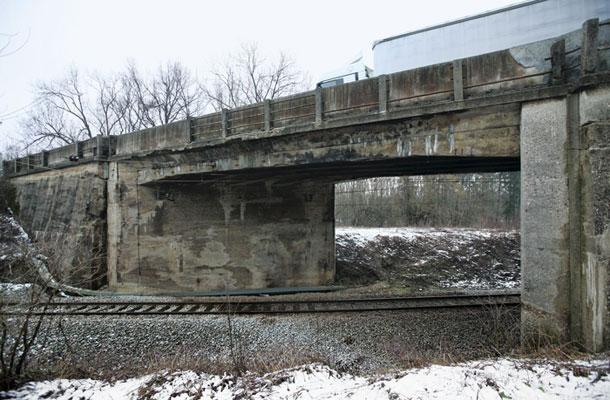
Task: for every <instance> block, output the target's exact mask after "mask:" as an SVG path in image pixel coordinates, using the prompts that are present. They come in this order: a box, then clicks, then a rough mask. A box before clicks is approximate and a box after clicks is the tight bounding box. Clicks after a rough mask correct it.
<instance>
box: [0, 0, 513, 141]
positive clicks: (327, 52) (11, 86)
mask: <svg viewBox="0 0 610 400" xmlns="http://www.w3.org/2000/svg"><path fill="white" fill-rule="evenodd" d="M515 2H516V1H515V0H462V1H440V0H424V1H422V0H417V1H407V0H396V1H389V0H375V1H372V0H368V1H360V0H350V1H332V0H325V1H322V0H308V1H287V0H284V1H265V0H259V1H252V0H250V1H237V0H217V1H196V0H164V1H162V0H95V1H94V0H47V1H43V0H0V34H3V35H6V34H10V35H15V36H13V37H12V39H11V40H12V42H11V46H10V49H16V48H17V47H19V46H20V45H21V44H24V46H23V48H21V49H20V50H18V51H16V52H15V53H14V54H12V55H8V56H6V57H1V58H0V121H3V123H2V125H0V149H2V148H3V147H4V146H5V145H6V144H7V141H8V138H10V137H11V136H15V135H16V134H17V129H18V125H17V121H18V120H19V118H20V117H22V116H23V114H24V113H25V112H27V109H28V105H29V104H30V103H31V102H32V98H33V93H32V84H33V83H35V82H36V81H48V80H52V79H56V78H59V77H60V76H62V75H63V74H64V73H65V71H66V70H67V68H68V67H70V66H71V65H74V66H76V67H77V68H78V69H79V70H80V71H83V72H93V71H97V72H100V73H108V72H112V71H118V70H120V69H122V68H123V67H124V65H125V63H126V60H127V59H133V60H134V61H135V62H136V64H137V65H138V66H139V67H141V68H142V69H143V70H154V69H155V68H157V67H158V65H159V64H160V63H163V62H166V61H180V62H182V63H183V64H185V65H186V66H187V67H189V68H190V69H191V70H192V71H194V72H196V73H197V74H198V76H199V77H200V78H205V76H206V72H207V70H208V68H209V67H210V65H211V64H212V63H214V61H215V60H219V59H222V58H223V57H225V56H226V55H227V53H229V52H232V51H233V52H234V51H236V50H237V49H239V47H240V45H241V44H243V43H246V42H256V43H257V44H258V46H259V48H260V50H262V52H263V53H264V54H267V55H269V57H271V56H273V55H276V54H278V53H279V52H280V51H284V52H286V53H288V54H290V55H291V56H292V57H293V58H294V59H295V60H296V62H297V65H298V66H299V67H300V68H301V69H302V70H304V71H307V72H308V73H309V75H310V76H311V78H312V82H315V81H316V79H317V78H318V77H319V76H321V75H322V74H324V73H325V72H328V71H329V70H334V69H337V68H340V67H342V66H344V65H345V64H347V63H348V62H349V61H350V60H351V58H352V57H353V56H354V55H356V54H357V53H358V52H360V51H362V52H364V54H365V60H367V61H368V64H372V53H371V47H372V44H373V42H374V41H375V40H378V39H383V38H385V37H388V36H393V35H397V34H400V33H404V32H408V31H411V30H414V29H418V28H422V27H425V26H429V25H434V24H438V23H441V22H445V21H449V20H453V19H457V18H460V17H464V16H468V15H472V14H477V13H479V12H483V11H487V10H490V9H495V8H499V7H503V6H505V5H508V4H514V3H515ZM3 39H4V41H3V42H2V43H6V42H5V39H6V36H1V37H0V40H3ZM10 49H8V50H10ZM371 66H372V65H371ZM372 67H374V66H372Z"/></svg>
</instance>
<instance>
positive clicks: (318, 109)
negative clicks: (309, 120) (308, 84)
mask: <svg viewBox="0 0 610 400" xmlns="http://www.w3.org/2000/svg"><path fill="white" fill-rule="evenodd" d="M322 114H323V107H322V88H321V87H317V88H316V120H315V121H316V125H318V124H321V123H322V117H323V115H322Z"/></svg>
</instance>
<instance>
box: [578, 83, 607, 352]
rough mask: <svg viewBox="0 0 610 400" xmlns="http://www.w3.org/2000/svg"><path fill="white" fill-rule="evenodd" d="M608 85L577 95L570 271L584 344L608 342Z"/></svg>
mask: <svg viewBox="0 0 610 400" xmlns="http://www.w3.org/2000/svg"><path fill="white" fill-rule="evenodd" d="M609 104H610V87H605V88H604V87H602V88H596V89H591V90H583V91H581V92H580V95H579V102H578V105H579V117H578V118H579V131H578V134H579V145H580V147H579V164H578V166H577V168H578V172H579V178H580V182H581V184H580V187H579V191H578V193H577V195H578V196H579V198H580V203H579V227H580V239H579V248H578V249H577V250H578V257H575V258H574V259H575V261H577V262H578V264H575V265H574V271H575V274H574V275H576V277H577V279H575V280H574V282H573V284H574V286H573V290H574V293H575V294H576V295H575V296H573V298H574V305H573V310H575V312H576V313H575V315H573V318H572V319H573V329H574V331H575V334H577V335H578V337H577V338H576V339H577V340H578V341H579V342H581V343H582V344H583V345H584V347H585V348H586V349H587V350H590V351H600V350H605V349H609V348H610V318H609V315H608V313H609V310H608V293H610V281H609V279H608V277H609V276H610V274H609V270H610V107H609Z"/></svg>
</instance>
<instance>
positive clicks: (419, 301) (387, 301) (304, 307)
mask: <svg viewBox="0 0 610 400" xmlns="http://www.w3.org/2000/svg"><path fill="white" fill-rule="evenodd" d="M229 300H231V299H229ZM520 304H521V300H520V295H519V293H518V292H505V293H494V294H469V295H444V296H417V297H386V298H360V299H327V300H281V301H275V300H258V301H226V300H224V301H178V300H177V301H171V302H154V301H143V302H119V301H100V302H98V301H95V302H52V303H46V304H30V305H24V304H16V303H13V304H4V305H3V307H2V308H1V309H0V314H4V315H20V314H21V315H22V314H25V313H27V312H31V313H32V314H33V315H82V316H84V315H89V316H100V315H112V316H137V315H215V314H227V313H231V314H240V315H247V314H295V313H347V312H370V311H392V310H414V309H434V308H458V307H487V306H498V305H503V306H519V305H520ZM28 310H29V311H28Z"/></svg>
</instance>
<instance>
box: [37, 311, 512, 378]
mask: <svg viewBox="0 0 610 400" xmlns="http://www.w3.org/2000/svg"><path fill="white" fill-rule="evenodd" d="M518 317H519V311H518V309H517V310H516V309H514V308H513V309H505V310H501V309H497V308H495V309H492V308H489V309H474V308H472V309H450V310H425V311H423V310H416V311H391V312H382V313H381V312H366V313H350V314H315V315H314V314H305V315H284V316H273V317H268V316H232V317H231V324H230V325H231V327H232V331H233V335H232V337H231V335H230V334H229V320H228V318H227V316H223V315H215V316H158V317H150V316H146V317H143V316H138V317H62V318H61V319H60V318H59V317H54V319H50V320H48V321H47V322H46V323H45V324H44V326H43V329H42V332H41V334H40V337H39V341H38V346H37V347H36V349H35V350H34V353H35V356H36V357H35V358H36V359H37V360H39V361H41V363H42V365H57V364H61V363H66V362H68V363H69V366H70V368H74V369H76V370H81V371H82V372H83V373H84V374H92V373H93V374H98V373H99V374H102V375H105V376H108V375H110V376H114V375H116V376H134V375H138V374H141V373H144V372H146V371H150V370H151V369H152V370H154V369H155V368H164V367H170V368H198V367H201V368H202V369H206V368H210V367H211V366H213V365H216V367H218V366H224V368H231V367H232V366H233V364H235V360H236V359H237V360H238V361H239V362H243V366H244V367H245V368H247V369H262V370H263V372H266V371H268V370H275V369H278V368H282V367H287V366H291V365H298V364H302V363H304V362H308V361H322V362H324V363H326V364H328V365H330V366H332V367H333V368H336V369H338V370H341V371H347V372H353V373H365V374H367V373H375V372H383V371H388V370H392V369H395V368H400V367H404V366H411V365H417V364H418V363H422V362H426V361H437V362H439V361H440V362H442V361H446V362H450V361H456V360H460V359H470V358H476V357H482V356H489V355H497V354H498V353H497V352H496V351H501V350H504V351H505V350H507V348H508V347H510V346H512V345H515V344H516V343H518ZM231 339H232V341H233V354H232V353H231V345H230V343H231ZM221 368H223V367H221Z"/></svg>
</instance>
